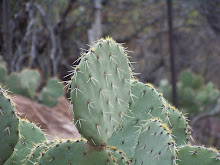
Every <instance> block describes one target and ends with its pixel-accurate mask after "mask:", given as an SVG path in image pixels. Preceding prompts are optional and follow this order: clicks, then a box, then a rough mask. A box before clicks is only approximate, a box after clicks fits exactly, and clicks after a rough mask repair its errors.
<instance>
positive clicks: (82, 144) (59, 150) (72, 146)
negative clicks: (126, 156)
mask: <svg viewBox="0 0 220 165" xmlns="http://www.w3.org/2000/svg"><path fill="white" fill-rule="evenodd" d="M114 161H115V158H114V157H113V156H112V155H111V154H109V153H108V152H107V151H105V150H102V149H100V150H99V149H98V148H92V147H91V145H89V144H87V141H85V140H84V139H79V140H67V141H65V142H61V143H59V144H56V145H53V146H52V147H51V148H49V149H48V150H47V151H46V152H45V153H44V154H43V156H41V157H40V158H39V161H38V162H36V164H42V165H43V164H45V165H61V164H70V165H96V164H97V165H99V164H100V165H101V164H103V165H105V164H106V165H115V164H116V163H115V162H114Z"/></svg>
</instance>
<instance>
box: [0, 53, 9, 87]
mask: <svg viewBox="0 0 220 165" xmlns="http://www.w3.org/2000/svg"><path fill="white" fill-rule="evenodd" d="M7 72H8V70H7V66H6V62H5V61H4V60H3V58H2V57H1V56H0V75H1V76H0V83H1V84H5V83H6V79H7Z"/></svg>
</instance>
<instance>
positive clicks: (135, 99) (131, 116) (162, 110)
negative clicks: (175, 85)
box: [108, 81, 190, 157]
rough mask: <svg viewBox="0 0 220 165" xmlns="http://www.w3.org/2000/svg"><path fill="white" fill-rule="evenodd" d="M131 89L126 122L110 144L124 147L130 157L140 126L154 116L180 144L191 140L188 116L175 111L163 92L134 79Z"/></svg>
mask: <svg viewBox="0 0 220 165" xmlns="http://www.w3.org/2000/svg"><path fill="white" fill-rule="evenodd" d="M131 91H132V94H131V97H130V103H129V111H128V113H127V114H126V116H125V119H124V121H125V122H124V123H122V124H121V127H120V128H119V129H118V130H117V133H115V134H114V135H113V136H112V137H111V139H110V141H109V142H108V144H109V145H114V146H116V147H118V148H120V149H122V150H123V151H124V152H125V153H126V154H127V156H128V157H131V156H132V155H133V150H132V148H133V146H134V141H135V138H136V134H137V132H138V129H139V127H140V126H141V124H144V123H146V121H147V120H149V119H151V118H153V117H158V118H160V119H161V120H162V121H163V122H164V123H166V124H167V125H168V126H169V128H170V129H172V130H173V134H174V136H175V137H176V139H178V140H177V144H178V145H180V144H185V143H188V142H189V137H190V133H189V131H188V130H189V129H188V123H187V121H186V117H185V116H183V115H182V114H181V113H180V112H179V111H178V110H177V109H175V111H174V109H172V108H170V106H169V104H168V103H167V102H166V100H165V99H164V98H163V96H162V94H160V93H158V92H157V90H156V89H155V88H154V87H153V86H152V85H151V84H143V83H141V82H137V81H133V82H132V86H131ZM128 135H129V136H128Z"/></svg>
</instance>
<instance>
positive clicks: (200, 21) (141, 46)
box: [0, 0, 220, 149]
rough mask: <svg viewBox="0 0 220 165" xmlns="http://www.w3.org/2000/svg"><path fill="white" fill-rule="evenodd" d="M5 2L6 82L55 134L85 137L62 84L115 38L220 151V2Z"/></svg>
mask: <svg viewBox="0 0 220 165" xmlns="http://www.w3.org/2000/svg"><path fill="white" fill-rule="evenodd" d="M0 2H1V3H0V8H1V12H0V27H1V31H0V83H1V84H2V86H4V87H5V88H6V89H8V90H9V91H11V92H12V93H13V98H14V102H15V103H16V104H17V105H18V106H17V109H18V111H19V112H20V115H21V116H22V117H26V118H28V119H29V120H31V121H33V122H36V123H39V125H41V127H42V128H43V129H46V130H47V131H48V134H49V135H50V136H51V138H53V137H54V136H55V137H60V138H63V137H65V138H68V137H73V136H74V137H79V134H78V132H77V130H76V129H75V128H73V123H72V125H71V124H69V123H71V122H72V117H71V114H70V113H71V111H70V109H71V105H70V103H69V101H68V100H67V98H68V97H69V95H68V92H67V91H66V89H64V85H65V84H62V83H58V82H61V81H64V82H65V81H68V80H69V79H70V77H65V76H66V75H67V74H68V71H70V70H72V66H73V62H74V61H75V60H76V59H77V58H78V57H79V56H80V54H81V53H83V52H86V50H87V49H88V48H89V44H91V43H92V42H93V41H96V40H97V39H98V38H101V37H106V36H110V37H112V38H113V39H114V40H116V42H119V43H124V46H125V47H127V50H128V51H129V56H130V57H131V59H130V60H131V61H132V62H136V63H134V64H133V66H134V72H135V73H140V74H136V77H137V78H138V79H139V80H140V81H142V82H144V83H147V82H150V83H152V84H154V85H155V86H156V87H157V89H158V90H159V91H160V92H162V93H163V94H164V97H165V98H166V99H168V101H169V102H170V103H173V101H174V100H176V103H174V104H175V105H176V106H177V107H178V108H179V109H180V110H181V111H182V112H183V113H184V114H187V115H188V117H189V120H190V125H191V126H192V129H193V133H192V135H193V138H194V140H195V143H196V144H205V145H206V146H215V147H216V148H217V149H220V92H219V89H220V0H173V1H172V3H167V2H168V1H164V0H0ZM169 2H171V1H169ZM171 5H172V6H171ZM168 15H169V17H168ZM169 23H171V24H169ZM169 25H172V26H169ZM170 54H172V55H173V56H172V57H173V58H172V59H173V60H171V55H170ZM76 64H77V63H76ZM171 66H172V67H171ZM173 89H176V93H177V95H176V96H175V98H173V94H172V93H173V92H172V90H173ZM15 96H16V97H15ZM69 114H70V115H69Z"/></svg>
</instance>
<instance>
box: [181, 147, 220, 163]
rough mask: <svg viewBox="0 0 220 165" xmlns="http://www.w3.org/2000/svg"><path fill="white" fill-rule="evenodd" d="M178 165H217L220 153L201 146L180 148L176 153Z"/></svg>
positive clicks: (219, 160) (219, 161)
mask: <svg viewBox="0 0 220 165" xmlns="http://www.w3.org/2000/svg"><path fill="white" fill-rule="evenodd" d="M177 153H178V159H177V163H178V165H197V164H198V165H219V164H220V152H219V151H217V150H216V149H212V148H205V147H203V146H189V145H187V146H181V147H180V148H179V149H178V151H177Z"/></svg>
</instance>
